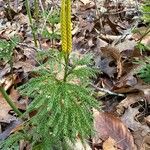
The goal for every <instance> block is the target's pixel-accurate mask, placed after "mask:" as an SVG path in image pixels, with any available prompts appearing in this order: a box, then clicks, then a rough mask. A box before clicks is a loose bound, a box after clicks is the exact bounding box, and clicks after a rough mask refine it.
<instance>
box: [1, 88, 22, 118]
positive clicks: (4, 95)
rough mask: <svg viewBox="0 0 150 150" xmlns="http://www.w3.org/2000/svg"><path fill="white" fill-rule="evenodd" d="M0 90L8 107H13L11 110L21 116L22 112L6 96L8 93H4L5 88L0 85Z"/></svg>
mask: <svg viewBox="0 0 150 150" xmlns="http://www.w3.org/2000/svg"><path fill="white" fill-rule="evenodd" d="M0 92H1V93H2V95H3V97H4V98H5V100H6V101H7V103H8V104H9V105H10V107H11V108H12V109H13V111H14V112H15V113H16V114H18V116H21V115H22V113H21V112H20V111H19V109H18V108H17V107H16V106H15V104H14V103H13V101H12V100H11V98H10V97H9V96H8V94H7V93H6V91H5V89H4V88H3V87H2V86H0Z"/></svg>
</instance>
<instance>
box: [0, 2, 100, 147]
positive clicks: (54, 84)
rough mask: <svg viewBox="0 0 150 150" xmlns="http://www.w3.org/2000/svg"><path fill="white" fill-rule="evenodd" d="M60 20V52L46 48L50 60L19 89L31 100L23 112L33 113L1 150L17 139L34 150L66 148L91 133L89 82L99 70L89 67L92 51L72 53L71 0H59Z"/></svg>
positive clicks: (95, 105) (93, 106)
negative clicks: (89, 52)
mask: <svg viewBox="0 0 150 150" xmlns="http://www.w3.org/2000/svg"><path fill="white" fill-rule="evenodd" d="M60 23H61V39H62V51H61V52H60V51H58V50H51V51H49V52H48V55H49V59H48V60H47V61H46V62H45V63H44V64H43V65H41V66H39V67H37V68H36V69H35V71H34V74H35V77H34V78H32V79H30V80H29V81H28V82H27V83H26V84H24V85H22V86H21V87H20V88H19V89H20V92H21V94H22V95H23V96H28V97H29V98H30V99H32V102H31V103H30V104H29V107H28V109H27V111H26V113H25V114H24V115H25V116H26V115H28V114H30V116H31V114H32V112H34V115H32V117H30V118H29V119H27V121H26V122H25V123H24V125H23V128H22V129H21V130H20V131H18V132H16V133H14V134H13V135H12V136H13V137H11V136H10V138H8V139H7V140H6V141H4V142H2V143H1V148H2V149H4V150H5V149H7V148H8V147H9V148H10V149H11V148H12V146H14V144H16V143H18V142H19V141H20V140H25V141H29V143H30V144H31V147H32V149H35V150H38V149H39V150H53V149H58V150H61V149H62V150H67V149H71V148H70V147H69V143H70V142H71V143H75V142H76V140H77V139H80V140H81V141H82V142H84V140H85V139H88V138H89V137H90V136H91V135H92V133H93V132H94V130H93V116H92V111H91V110H92V108H96V109H99V105H98V102H97V101H96V100H95V98H94V97H93V96H92V95H93V92H94V91H93V89H92V88H90V86H89V83H90V82H91V78H93V77H96V73H97V72H98V71H97V70H96V69H95V68H94V67H91V66H92V64H91V59H92V55H91V54H88V55H84V56H82V57H78V56H77V55H74V54H73V53H71V51H72V35H71V0H62V4H61V17H60ZM41 56H42V54H41ZM15 135H16V136H15ZM14 139H15V142H14Z"/></svg>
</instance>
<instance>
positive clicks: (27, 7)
mask: <svg viewBox="0 0 150 150" xmlns="http://www.w3.org/2000/svg"><path fill="white" fill-rule="evenodd" d="M26 9H27V14H28V18H29V22H30V26H31V30H32V35H33V39H34V44H35V47H38V44H37V40H36V39H37V38H36V34H35V27H34V25H33V21H32V16H31V11H30V3H29V0H26Z"/></svg>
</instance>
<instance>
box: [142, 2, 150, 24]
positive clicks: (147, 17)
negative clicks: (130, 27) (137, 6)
mask: <svg viewBox="0 0 150 150" xmlns="http://www.w3.org/2000/svg"><path fill="white" fill-rule="evenodd" d="M141 11H142V14H143V16H142V19H143V20H144V21H145V22H146V23H150V2H149V0H145V2H144V4H143V5H142V7H141Z"/></svg>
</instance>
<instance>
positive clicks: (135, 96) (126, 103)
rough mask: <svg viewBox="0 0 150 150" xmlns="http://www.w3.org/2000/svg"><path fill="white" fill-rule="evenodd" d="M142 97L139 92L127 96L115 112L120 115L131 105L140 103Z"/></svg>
mask: <svg viewBox="0 0 150 150" xmlns="http://www.w3.org/2000/svg"><path fill="white" fill-rule="evenodd" d="M142 97H143V95H142V93H141V92H138V93H133V94H128V95H127V97H126V98H125V99H124V100H122V101H121V102H120V103H119V104H118V106H117V107H116V112H117V113H118V114H119V115H122V114H123V113H124V112H125V110H126V109H127V108H128V107H129V106H130V105H131V104H134V103H136V102H138V101H141V100H142Z"/></svg>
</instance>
